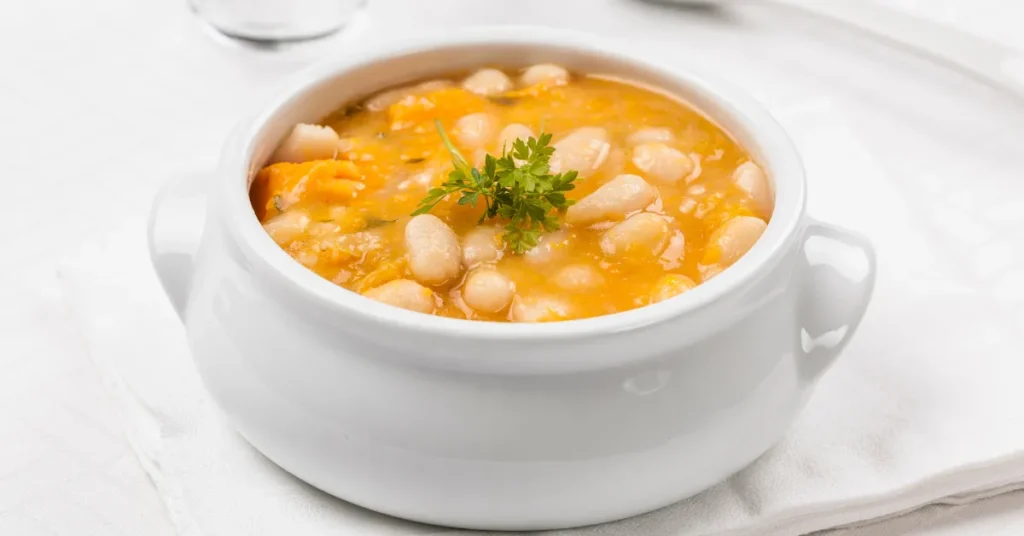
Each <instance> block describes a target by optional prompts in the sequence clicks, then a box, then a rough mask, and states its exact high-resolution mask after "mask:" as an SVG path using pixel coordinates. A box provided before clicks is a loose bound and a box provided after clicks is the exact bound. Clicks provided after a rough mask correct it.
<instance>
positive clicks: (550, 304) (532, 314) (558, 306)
mask: <svg viewBox="0 0 1024 536" xmlns="http://www.w3.org/2000/svg"><path fill="white" fill-rule="evenodd" d="M570 312H571V308H570V305H569V303H568V302H566V301H565V300H562V299H560V298H555V297H553V296H525V297H524V296H516V298H515V299H514V300H512V309H511V311H510V313H511V314H510V315H509V317H510V318H511V320H512V321H513V322H551V321H553V320H565V319H567V318H569V314H570Z"/></svg>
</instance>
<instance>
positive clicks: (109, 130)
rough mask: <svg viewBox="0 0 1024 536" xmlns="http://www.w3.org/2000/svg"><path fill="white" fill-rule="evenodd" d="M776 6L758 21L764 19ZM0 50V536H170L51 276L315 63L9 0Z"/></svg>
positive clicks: (994, 20)
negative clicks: (285, 80)
mask: <svg viewBox="0 0 1024 536" xmlns="http://www.w3.org/2000/svg"><path fill="white" fill-rule="evenodd" d="M626 2H628V0H607V1H603V2H593V4H597V5H596V6H595V7H593V9H601V8H602V5H603V4H609V5H612V4H624V3H626ZM523 3H524V2H512V3H505V4H499V3H497V2H494V3H492V2H472V1H470V0H467V1H465V2H462V3H461V4H464V5H461V6H460V7H459V8H458V9H452V6H451V4H460V2H457V1H455V0H444V1H432V2H417V1H416V0H377V1H376V2H374V1H373V0H371V11H370V13H369V14H368V17H367V21H369V23H370V24H371V25H373V27H374V28H377V29H378V31H382V30H387V31H393V32H396V33H400V32H401V31H402V28H409V27H411V26H412V25H413V24H414V23H415V22H416V21H430V20H434V21H443V20H444V19H445V18H446V17H447V18H452V17H458V18H459V20H460V21H461V22H465V21H473V22H476V21H480V22H497V21H500V20H506V18H507V17H511V16H514V12H515V11H516V10H521V9H523ZM891 3H893V4H896V5H900V6H901V7H903V8H906V9H909V10H912V11H917V12H921V13H926V14H927V15H928V16H930V17H932V18H934V19H936V20H939V21H942V22H946V23H955V24H957V25H959V26H960V27H962V28H964V29H966V30H968V31H972V32H976V33H981V34H986V35H988V36H989V37H992V38H994V39H999V40H1002V41H1003V42H1006V43H1011V44H1015V45H1017V46H1020V47H1021V48H1024V34H1020V33H1019V32H1017V31H1016V27H1015V21H1018V22H1019V21H1020V20H1022V18H1024V8H1022V7H1021V5H1020V4H1019V3H1018V2H1014V1H1013V0H1006V1H1002V2H1000V1H997V0H987V1H984V2H977V1H970V0H942V1H934V2H924V1H913V0H891ZM541 5H543V3H541ZM615 8H616V9H621V6H616V7H615ZM588 9H589V7H588ZM738 9H741V10H742V9H745V8H743V7H742V6H741V7H739V8H738ZM768 10H770V8H764V7H762V8H761V9H760V10H754V11H753V12H752V13H751V14H750V15H749V16H750V17H753V18H754V19H755V20H756V18H757V17H758V16H761V15H766V16H768V17H771V16H772V14H771V13H768ZM527 11H528V10H527ZM413 12H417V13H419V14H418V15H417V14H415V13H413ZM631 13H635V16H630V17H628V18H626V20H623V21H622V24H623V25H624V26H625V27H628V28H630V29H631V31H634V32H636V33H637V34H642V33H643V32H642V30H643V25H644V24H668V23H673V22H678V23H679V24H680V25H681V31H687V30H692V31H699V28H696V27H695V26H693V25H696V24H700V22H699V21H697V20H695V18H699V16H700V15H697V14H694V15H688V14H681V13H676V12H673V13H669V12H668V11H664V10H663V9H662V8H651V7H637V8H636V9H635V10H634V11H631ZM578 16H580V17H584V18H585V17H586V16H587V11H586V9H581V10H580V13H579V15H578ZM744 16H745V17H746V16H747V14H746V12H744ZM403 17H404V18H403ZM520 20H521V19H520ZM547 22H548V23H553V22H557V21H547ZM688 25H689V26H688ZM804 29H805V27H804V26H801V27H800V28H796V29H794V30H793V31H803V30H804ZM599 30H602V31H608V30H609V29H608V28H599ZM774 31H779V29H778V28H777V27H776V28H775V30H774ZM355 37H358V34H353V35H352V37H351V38H355ZM343 41H344V40H340V41H338V42H336V43H335V44H334V45H333V46H344V45H343ZM0 45H2V47H0V58H2V59H3V61H2V63H0V65H2V66H3V67H4V74H3V75H2V76H0V156H2V165H0V186H2V192H3V194H4V195H3V200H4V203H3V210H2V212H0V214H2V216H0V251H2V253H0V304H2V305H0V342H2V346H0V535H8V534H10V535H18V536H35V535H60V536H64V535H68V536H71V535H73V536H87V535H92V534H97V535H104V536H106V535H126V536H135V535H146V536H166V535H170V534H172V532H173V531H172V530H171V528H170V525H169V523H168V521H167V517H166V514H165V512H164V511H163V506H162V504H161V502H160V500H159V498H158V497H157V495H156V494H155V492H154V491H153V489H152V487H151V485H150V483H149V482H148V480H147V478H146V476H145V475H144V473H143V472H142V471H141V469H140V468H139V467H138V465H137V463H136V461H135V459H134V456H133V455H132V454H131V452H130V451H129V449H128V447H127V445H126V443H125V441H124V439H123V437H122V434H121V432H120V430H119V429H118V424H117V422H116V420H115V419H114V418H113V414H112V412H113V408H112V405H111V403H110V401H109V400H108V399H107V396H106V394H105V391H104V388H103V386H102V385H100V382H99V381H98V379H97V376H96V374H95V372H94V370H93V369H92V366H91V364H90V363H89V361H88V358H87V357H86V355H85V354H84V353H83V352H82V348H81V343H80V341H79V340H78V338H77V334H76V333H75V328H74V326H73V325H72V324H70V323H69V322H68V319H67V317H66V314H65V313H64V312H63V310H62V308H61V307H60V303H59V295H58V292H57V287H56V282H55V279H54V277H53V270H54V267H55V266H56V264H57V263H58V262H59V261H60V260H61V259H62V258H64V257H65V256H66V255H67V254H68V253H69V252H70V251H71V250H73V249H74V248H75V247H76V246H77V244H79V243H81V242H82V241H84V240H87V239H89V238H90V237H94V236H97V235H100V234H103V233H104V232H106V231H108V230H111V229H113V228H114V227H116V225H117V224H118V223H120V222H122V221H124V220H125V219H127V218H129V217H132V216H139V215H141V214H142V213H144V212H145V211H146V210H147V209H148V206H149V198H150V196H151V195H152V193H153V192H154V191H155V189H156V187H157V186H158V184H159V183H160V182H161V181H162V180H163V179H165V178H166V177H167V175H168V174H170V173H172V172H176V171H180V170H182V169H204V168H209V167H211V166H212V165H213V163H214V161H215V158H216V156H217V153H218V151H219V147H220V142H221V140H222V139H223V138H224V136H225V135H226V133H227V131H228V130H229V129H230V127H231V126H232V125H233V123H234V122H235V120H236V119H237V118H238V114H239V113H241V112H242V111H243V110H247V109H248V108H249V107H250V106H251V105H252V104H253V103H254V102H256V101H258V100H259V99H260V98H262V97H263V96H264V95H266V93H267V90H268V89H269V88H270V87H272V85H273V84H274V83H275V82H276V81H278V80H279V79H280V78H282V77H283V76H285V75H286V74H288V73H290V72H292V71H294V70H295V69H296V68H298V67H300V66H301V65H304V64H305V63H306V62H307V61H308V59H309V57H311V55H315V54H316V52H315V50H314V51H311V52H309V51H308V52H293V53H288V54H276V55H275V54H267V53H257V52H253V51H251V50H245V49H242V48H238V47H234V46H229V45H224V44H222V43H219V42H216V41H215V40H213V39H211V38H210V37H209V35H208V34H207V33H206V31H205V30H204V29H203V28H201V27H200V26H199V25H198V24H196V23H195V21H194V20H193V19H192V17H191V15H190V14H189V13H188V12H187V9H186V2H185V0H164V1H162V2H154V1H148V2H139V1H133V0H105V1H79V0H51V1H48V2H32V1H16V0H12V1H7V2H2V3H0ZM769 52H771V51H770V50H769V51H765V50H762V51H760V53H762V54H765V53H769ZM940 78H942V80H943V81H944V82H946V81H952V82H951V83H954V84H955V83H957V82H956V81H955V80H954V78H955V77H953V76H952V75H950V76H949V77H940ZM813 82H814V81H810V83H813ZM884 84H885V81H884V80H875V81H872V85H873V86H884ZM852 86H853V89H854V90H852V91H850V92H849V94H846V95H844V98H846V99H849V101H848V102H850V103H856V102H858V99H860V101H859V102H861V103H863V104H867V105H870V104H871V103H872V99H873V95H872V94H871V92H868V91H860V92H858V91H855V90H856V89H863V87H864V86H863V85H861V84H860V83H859V82H853V83H852ZM751 89H752V90H755V92H756V90H757V88H751ZM760 96H761V97H762V98H766V99H768V100H771V99H772V98H781V97H779V95H778V94H771V92H770V91H769V92H768V94H762V95H760ZM810 104H813V103H810ZM880 113H887V112H880ZM903 119H905V118H903V117H895V116H894V118H893V124H892V126H893V130H892V132H891V133H886V132H877V135H878V136H880V137H881V140H880V141H879V144H884V141H885V136H886V135H889V136H893V137H894V136H898V135H905V134H906V133H907V130H906V129H907V127H906V125H905V124H902V123H901V121H902V120H903ZM892 139H894V138H890V141H892ZM126 328H127V327H126ZM1008 425H1010V423H1008ZM1022 507H1024V495H1022V494H1016V495H1011V496H1005V497H1000V498H996V499H993V500H990V501H986V502H985V503H982V504H978V505H974V506H971V507H970V508H966V509H955V508H953V509H948V508H947V509H941V508H937V509H932V510H929V511H927V512H923V513H921V514H918V515H915V516H912V517H910V518H907V519H902V520H898V521H896V522H893V525H892V533H893V534H904V533H909V532H910V531H914V532H913V533H914V534H921V535H924V534H927V535H934V536H938V535H949V534H996V535H998V534H1005V535H1009V534H1022V533H1024V515H1022V514H1020V513H1019V512H1018V511H1020V510H1021V509H1022ZM854 532H855V531H851V533H854Z"/></svg>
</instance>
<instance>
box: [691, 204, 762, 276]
mask: <svg viewBox="0 0 1024 536" xmlns="http://www.w3.org/2000/svg"><path fill="white" fill-rule="evenodd" d="M767 227H768V224H767V223H765V222H764V220H762V219H761V218H755V217H753V216H737V217H735V218H733V219H731V220H729V221H727V222H725V223H723V224H722V226H721V227H719V228H718V229H715V232H713V233H711V236H710V237H709V238H708V247H707V249H706V250H705V251H704V264H708V265H711V264H717V265H719V266H721V267H722V268H727V267H729V266H732V263H734V262H736V261H737V260H738V259H739V258H740V257H742V256H743V255H744V254H745V253H746V252H748V251H750V248H751V247H753V246H754V243H755V242H757V239H758V238H761V235H762V234H763V233H764V230H765V229H766V228H767Z"/></svg>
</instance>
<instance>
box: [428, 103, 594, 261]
mask: <svg viewBox="0 0 1024 536" xmlns="http://www.w3.org/2000/svg"><path fill="white" fill-rule="evenodd" d="M434 123H435V124H436V125H437V132H438V134H440V135H441V140H442V141H443V142H444V146H445V147H446V148H447V149H448V152H449V153H451V155H452V164H453V165H454V166H455V169H453V170H452V171H451V172H450V173H449V174H448V179H447V180H446V181H445V182H444V183H442V184H441V186H440V187H438V188H431V189H430V191H428V192H427V196H426V197H425V198H423V200H422V201H420V204H419V207H418V208H417V209H416V211H415V212H413V213H412V215H413V216H416V215H418V214H426V213H428V212H430V210H431V209H433V208H434V206H435V205H437V204H438V203H439V202H440V201H441V200H442V199H443V198H444V197H445V196H447V195H448V194H453V193H459V194H461V197H460V198H459V201H458V203H459V204H460V205H470V206H474V207H475V206H476V204H477V203H478V202H479V201H480V200H481V199H483V202H484V206H485V207H486V210H485V211H484V213H483V214H482V215H481V216H480V223H483V222H484V221H486V220H488V219H493V218H501V219H503V220H505V221H507V222H508V223H507V224H506V225H505V236H504V239H505V242H506V243H507V244H508V245H509V246H511V248H512V251H513V252H515V253H523V252H525V251H526V250H528V249H530V248H532V247H533V246H536V245H537V240H538V239H539V238H540V234H541V232H542V231H549V232H550V231H555V230H557V229H558V218H557V217H556V216H555V215H554V214H552V212H555V211H558V212H562V211H564V210H565V209H567V208H569V206H570V205H572V204H573V203H575V201H573V200H571V199H566V198H565V192H568V191H570V190H572V189H573V188H575V185H574V184H573V181H575V180H576V172H575V171H567V172H565V173H559V174H557V175H552V174H551V173H550V171H551V169H550V165H549V164H550V161H551V155H552V154H554V152H555V148H554V147H551V146H550V145H549V143H550V142H551V134H544V133H543V132H542V133H541V134H540V135H539V136H538V137H537V138H530V139H528V140H526V141H523V140H521V139H517V140H516V141H515V142H514V143H513V144H512V150H511V151H507V150H506V149H505V148H502V154H501V157H500V158H495V157H494V156H492V155H487V157H486V159H485V160H484V168H483V169H482V170H480V169H476V168H474V167H472V166H470V165H469V163H468V162H467V161H466V159H465V158H463V157H462V155H461V154H459V150H458V149H456V148H455V145H453V144H452V142H451V140H450V139H448V135H447V134H446V133H445V131H444V129H443V128H442V127H441V122H440V121H436V120H435V121H434Z"/></svg>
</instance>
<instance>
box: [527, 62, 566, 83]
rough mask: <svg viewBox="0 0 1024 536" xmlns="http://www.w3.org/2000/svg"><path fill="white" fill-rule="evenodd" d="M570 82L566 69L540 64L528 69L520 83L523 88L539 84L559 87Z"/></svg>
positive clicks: (550, 64)
mask: <svg viewBox="0 0 1024 536" xmlns="http://www.w3.org/2000/svg"><path fill="white" fill-rule="evenodd" d="M568 82H569V71H567V70H565V67H561V66H558V65H554V64H552V63H539V64H537V65H532V66H530V67H527V68H526V70H525V71H523V74H522V75H521V76H520V77H519V83H520V84H522V85H523V86H535V85H537V84H547V85H551V86H557V85H562V84H566V83H568Z"/></svg>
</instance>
